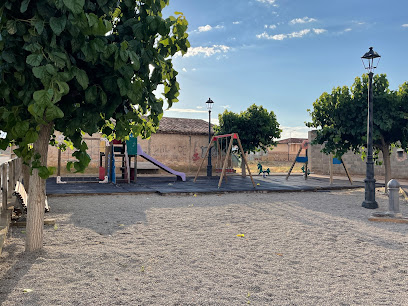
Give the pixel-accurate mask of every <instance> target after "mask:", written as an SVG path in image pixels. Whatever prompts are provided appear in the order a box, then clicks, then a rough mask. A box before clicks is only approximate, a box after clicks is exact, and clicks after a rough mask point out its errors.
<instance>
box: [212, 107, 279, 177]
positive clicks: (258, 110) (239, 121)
mask: <svg viewBox="0 0 408 306" xmlns="http://www.w3.org/2000/svg"><path fill="white" fill-rule="evenodd" d="M218 119H219V125H218V126H216V127H215V128H214V129H215V133H216V134H217V135H222V134H229V133H238V135H239V138H240V140H241V143H242V148H243V149H244V153H250V152H255V151H259V150H263V151H266V150H267V149H268V148H270V147H272V146H274V145H276V141H275V139H277V138H279V137H280V133H281V130H280V129H279V123H278V121H277V119H276V116H275V113H274V112H273V111H271V112H268V110H267V109H265V108H264V107H262V106H257V105H255V104H252V105H251V106H250V107H248V109H247V110H245V111H242V112H240V113H239V114H237V113H234V112H231V111H228V110H225V111H224V112H223V113H222V114H219V115H218ZM241 166H242V167H241V168H242V173H243V174H244V175H245V164H244V163H241Z"/></svg>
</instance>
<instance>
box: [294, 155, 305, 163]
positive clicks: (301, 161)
mask: <svg viewBox="0 0 408 306" xmlns="http://www.w3.org/2000/svg"><path fill="white" fill-rule="evenodd" d="M296 162H297V163H307V157H306V156H298V157H296Z"/></svg>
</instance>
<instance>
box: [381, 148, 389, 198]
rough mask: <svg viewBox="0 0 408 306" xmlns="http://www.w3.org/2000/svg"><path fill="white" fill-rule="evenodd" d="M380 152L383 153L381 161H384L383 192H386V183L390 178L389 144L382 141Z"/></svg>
mask: <svg viewBox="0 0 408 306" xmlns="http://www.w3.org/2000/svg"><path fill="white" fill-rule="evenodd" d="M381 152H382V154H383V162H384V168H385V192H388V188H387V184H388V182H389V181H390V180H391V156H390V146H389V145H388V144H386V143H384V144H383V146H382V148H381Z"/></svg>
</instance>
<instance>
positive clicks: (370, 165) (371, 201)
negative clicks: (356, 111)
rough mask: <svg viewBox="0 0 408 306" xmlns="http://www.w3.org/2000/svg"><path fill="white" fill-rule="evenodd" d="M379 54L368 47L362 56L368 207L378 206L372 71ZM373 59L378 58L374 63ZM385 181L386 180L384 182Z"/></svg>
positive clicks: (366, 198)
mask: <svg viewBox="0 0 408 306" xmlns="http://www.w3.org/2000/svg"><path fill="white" fill-rule="evenodd" d="M380 58H381V56H380V55H379V54H378V53H377V52H375V51H374V50H373V47H370V50H369V51H368V52H366V53H365V54H364V55H363V56H362V57H361V61H362V62H363V65H364V68H365V69H367V70H368V78H369V82H368V115H367V162H366V178H365V180H364V183H365V200H364V202H363V204H362V206H363V207H365V208H369V209H375V208H378V203H377V202H376V201H375V178H374V160H373V71H374V69H375V68H377V65H378V62H379V61H380ZM374 59H378V60H377V63H376V64H375V65H374ZM385 183H387V182H385Z"/></svg>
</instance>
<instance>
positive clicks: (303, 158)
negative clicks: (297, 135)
mask: <svg viewBox="0 0 408 306" xmlns="http://www.w3.org/2000/svg"><path fill="white" fill-rule="evenodd" d="M308 146H309V143H308V142H307V141H306V140H305V141H303V142H302V145H301V147H300V149H299V151H298V152H297V154H296V157H295V160H294V161H293V164H292V166H291V167H290V169H289V172H288V174H287V175H286V180H288V178H289V176H290V174H291V173H292V170H293V167H295V164H296V163H304V166H303V167H302V170H303V172H304V173H305V175H304V176H305V180H307V177H308V175H309V173H310V172H309V171H308V169H307V164H308V158H307V148H308ZM303 149H304V150H306V154H305V155H306V156H299V155H300V152H302V150H303Z"/></svg>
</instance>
